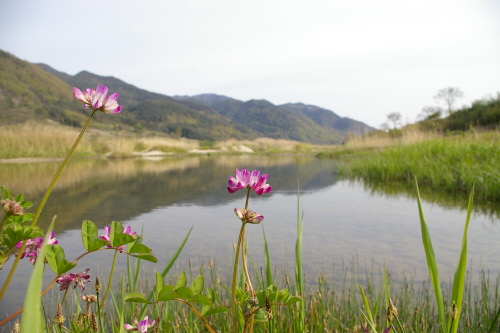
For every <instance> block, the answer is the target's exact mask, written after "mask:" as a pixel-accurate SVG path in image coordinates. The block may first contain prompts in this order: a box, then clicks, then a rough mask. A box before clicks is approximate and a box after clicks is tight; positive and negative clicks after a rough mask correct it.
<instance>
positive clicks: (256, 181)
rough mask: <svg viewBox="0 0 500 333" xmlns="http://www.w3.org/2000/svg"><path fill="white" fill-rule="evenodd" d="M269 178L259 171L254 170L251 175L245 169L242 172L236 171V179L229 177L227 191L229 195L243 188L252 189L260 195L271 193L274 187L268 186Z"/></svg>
mask: <svg viewBox="0 0 500 333" xmlns="http://www.w3.org/2000/svg"><path fill="white" fill-rule="evenodd" d="M268 177H269V175H265V174H264V175H260V171H258V170H253V171H252V172H251V173H250V172H249V171H247V170H246V169H245V168H242V169H241V171H239V170H238V169H236V178H235V177H233V176H229V179H228V181H227V183H228V187H227V190H228V191H229V193H234V192H236V191H238V190H241V189H242V188H251V189H252V190H254V191H255V193H257V194H258V195H262V193H269V192H271V190H272V186H270V185H269V184H266V181H267V178H268Z"/></svg>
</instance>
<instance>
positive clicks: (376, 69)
mask: <svg viewBox="0 0 500 333" xmlns="http://www.w3.org/2000/svg"><path fill="white" fill-rule="evenodd" d="M0 49H2V50H4V51H7V52H10V53H12V54H14V55H15V56H17V57H19V58H21V59H24V60H27V61H29V62H33V63H38V62H42V63H45V64H48V65H49V66H51V67H53V68H55V69H57V70H59V71H62V72H65V73H68V74H71V75H74V74H76V73H78V72H80V71H82V70H87V71H90V72H92V73H95V74H98V75H103V76H114V77H117V78H119V79H121V80H124V81H125V82H127V83H130V84H133V85H135V86H137V87H139V88H143V89H146V90H149V91H153V92H158V93H162V94H166V95H169V96H173V95H196V94H201V93H216V94H221V95H226V96H229V97H233V98H236V99H240V100H243V101H247V100H250V99H266V100H268V101H270V102H271V103H274V104H283V103H289V102H290V103H295V102H302V103H305V104H312V105H317V106H320V107H323V108H326V109H330V110H332V111H334V112H335V113H337V114H338V115H340V116H342V117H350V118H353V119H356V120H360V121H363V122H365V123H366V124H368V125H371V126H374V127H377V128H378V127H380V125H381V124H382V123H384V122H385V121H386V120H387V118H386V115H387V114H388V113H390V112H400V113H401V114H402V115H403V119H404V120H405V121H406V120H408V121H410V122H413V121H414V120H415V118H416V116H417V114H418V113H419V112H420V111H421V110H422V108H423V107H424V106H433V105H436V103H435V102H434V100H433V96H434V95H436V93H437V91H438V90H439V89H441V88H445V87H458V88H459V89H460V90H462V91H463V92H464V95H465V97H464V98H463V99H461V100H459V102H458V103H457V106H458V107H460V106H462V105H464V104H470V103H471V101H474V100H477V99H482V98H484V97H487V96H488V95H489V96H496V93H497V92H500V1H498V0H443V1H441V0H419V1H405V0H371V1H370V0H364V1H362V0H286V1H285V0H283V1H282V0H250V1H243V0H199V1H190V0H162V1H157V0H143V1H137V0H133V1H129V0H120V1H118V0H116V1H111V0H110V1H106V0H99V1H96V0H87V1H68V0H51V1H36V0H1V1H0ZM79 88H81V89H83V88H87V87H79ZM118 93H119V92H118ZM124 111H126V110H124Z"/></svg>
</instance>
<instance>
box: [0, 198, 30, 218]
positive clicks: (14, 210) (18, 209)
mask: <svg viewBox="0 0 500 333" xmlns="http://www.w3.org/2000/svg"><path fill="white" fill-rule="evenodd" d="M0 206H2V208H3V211H4V212H5V214H12V215H17V216H20V215H24V213H25V211H24V209H23V206H21V204H20V203H19V202H17V201H15V200H11V199H9V198H7V199H3V200H0Z"/></svg>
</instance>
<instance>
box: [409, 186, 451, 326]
mask: <svg viewBox="0 0 500 333" xmlns="http://www.w3.org/2000/svg"><path fill="white" fill-rule="evenodd" d="M415 186H416V189H417V201H418V214H419V216H420V228H421V230H422V242H423V244H424V250H425V257H426V258H427V267H428V268H429V276H430V279H431V282H432V286H433V288H434V294H435V295H436V303H437V304H436V305H437V308H438V313H439V321H440V323H441V327H447V324H446V315H445V308H444V302H443V293H442V292H441V286H440V283H439V272H438V267H437V263H436V256H435V255H434V249H433V247H432V242H431V236H430V234H429V229H428V228H427V223H426V222H425V217H424V212H423V209H422V201H421V200H420V192H419V190H418V182H417V178H416V177H415Z"/></svg>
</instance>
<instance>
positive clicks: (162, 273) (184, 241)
mask: <svg viewBox="0 0 500 333" xmlns="http://www.w3.org/2000/svg"><path fill="white" fill-rule="evenodd" d="M191 231H193V227H191V229H189V232H188V233H187V235H186V237H184V240H183V241H182V243H181V245H179V247H178V248H177V251H175V253H174V255H173V256H172V258H170V261H169V262H168V263H167V266H166V267H165V269H163V272H161V276H163V277H165V275H167V273H168V272H169V271H170V269H171V268H172V266H173V265H174V263H175V261H176V260H177V258H178V257H179V255H180V254H181V252H182V249H183V248H184V245H186V242H187V240H188V238H189V235H191ZM137 266H139V264H138V265H137ZM137 276H138V274H137V275H136V277H137ZM153 293H154V290H152V291H151V292H150V293H149V297H148V299H151V298H152V297H153ZM147 307H148V305H147V304H145V305H144V306H143V307H142V309H141V314H140V316H139V317H140V318H144V315H145V313H146V309H147Z"/></svg>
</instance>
